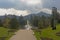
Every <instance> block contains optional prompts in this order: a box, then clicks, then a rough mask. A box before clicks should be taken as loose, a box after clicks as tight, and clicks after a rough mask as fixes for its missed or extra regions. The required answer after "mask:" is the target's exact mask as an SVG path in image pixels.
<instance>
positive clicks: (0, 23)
mask: <svg viewBox="0 0 60 40" xmlns="http://www.w3.org/2000/svg"><path fill="white" fill-rule="evenodd" d="M2 26H3V22H2V20H1V19H0V27H2Z"/></svg>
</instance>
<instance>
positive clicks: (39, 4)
mask: <svg viewBox="0 0 60 40" xmlns="http://www.w3.org/2000/svg"><path fill="white" fill-rule="evenodd" d="M59 4H60V0H0V15H3V14H5V13H7V14H17V15H21V14H22V15H23V14H24V15H25V14H26V15H27V14H30V13H36V12H38V11H40V10H41V9H44V10H46V9H51V8H52V7H54V6H55V7H57V8H58V10H60V5H59ZM8 10H9V11H8ZM12 11H13V12H12ZM21 11H22V12H21ZM10 12H11V13H10ZM1 13H2V14H1Z"/></svg>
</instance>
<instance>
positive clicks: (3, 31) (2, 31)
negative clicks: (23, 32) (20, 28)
mask: <svg viewBox="0 0 60 40" xmlns="http://www.w3.org/2000/svg"><path fill="white" fill-rule="evenodd" d="M8 30H9V29H7V28H4V27H0V37H4V36H5V37H7V38H6V40H9V38H10V37H11V36H12V35H13V32H11V33H9V35H8Z"/></svg>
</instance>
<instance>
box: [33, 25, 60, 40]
mask: <svg viewBox="0 0 60 40" xmlns="http://www.w3.org/2000/svg"><path fill="white" fill-rule="evenodd" d="M34 32H35V36H36V38H37V40H40V37H48V38H52V39H53V40H60V36H56V33H57V32H60V24H58V25H57V29H56V30H52V29H51V27H49V28H46V29H42V31H41V34H40V33H39V32H36V31H34Z"/></svg>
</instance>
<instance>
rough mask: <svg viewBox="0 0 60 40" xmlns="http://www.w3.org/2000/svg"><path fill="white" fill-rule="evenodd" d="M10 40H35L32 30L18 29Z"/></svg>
mask: <svg viewBox="0 0 60 40" xmlns="http://www.w3.org/2000/svg"><path fill="white" fill-rule="evenodd" d="M10 40H36V38H35V36H34V35H33V31H32V30H19V31H18V32H16V35H14V36H12V37H11V38H10Z"/></svg>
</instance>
